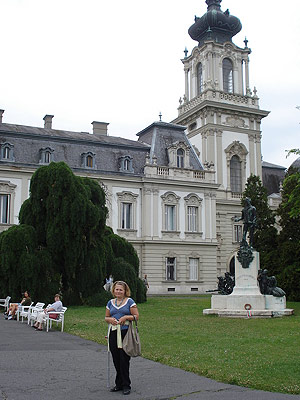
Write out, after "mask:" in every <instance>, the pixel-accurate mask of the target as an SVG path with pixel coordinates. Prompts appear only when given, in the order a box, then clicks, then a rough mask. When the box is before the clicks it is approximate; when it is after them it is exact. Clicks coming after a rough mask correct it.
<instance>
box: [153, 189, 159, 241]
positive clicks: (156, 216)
mask: <svg viewBox="0 0 300 400" xmlns="http://www.w3.org/2000/svg"><path fill="white" fill-rule="evenodd" d="M158 195H159V190H158V189H157V188H153V189H152V213H153V218H152V223H153V227H152V236H153V237H156V238H158V237H159V232H158V219H159V216H160V217H161V205H160V197H159V196H158Z"/></svg>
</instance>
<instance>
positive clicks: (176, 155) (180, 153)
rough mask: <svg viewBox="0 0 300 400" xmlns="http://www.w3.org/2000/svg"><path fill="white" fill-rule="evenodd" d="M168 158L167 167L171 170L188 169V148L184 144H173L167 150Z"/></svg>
mask: <svg viewBox="0 0 300 400" xmlns="http://www.w3.org/2000/svg"><path fill="white" fill-rule="evenodd" d="M167 151H168V157H169V167H171V168H189V165H190V147H189V146H188V145H187V144H186V142H183V141H182V142H175V143H173V144H172V145H171V146H170V147H168V148H167Z"/></svg>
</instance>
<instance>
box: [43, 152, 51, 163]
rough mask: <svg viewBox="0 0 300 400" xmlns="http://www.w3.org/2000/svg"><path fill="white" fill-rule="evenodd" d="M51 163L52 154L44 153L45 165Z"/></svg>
mask: <svg viewBox="0 0 300 400" xmlns="http://www.w3.org/2000/svg"><path fill="white" fill-rule="evenodd" d="M50 161H51V153H50V151H45V153H44V163H45V164H50Z"/></svg>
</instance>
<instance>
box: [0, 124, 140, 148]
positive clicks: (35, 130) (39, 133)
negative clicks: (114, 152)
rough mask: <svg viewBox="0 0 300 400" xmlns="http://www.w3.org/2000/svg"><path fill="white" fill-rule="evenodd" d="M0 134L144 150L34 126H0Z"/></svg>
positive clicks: (113, 140)
mask: <svg viewBox="0 0 300 400" xmlns="http://www.w3.org/2000/svg"><path fill="white" fill-rule="evenodd" d="M0 134H9V135H12V134H18V135H19V136H24V137H25V136H27V137H30V136H31V137H32V138H33V137H35V138H38V139H41V140H57V139H58V140H59V141H72V142H73V141H78V142H91V143H93V144H94V145H109V146H128V147H130V148H132V147H136V148H137V149H145V147H146V146H145V145H144V144H142V143H139V142H138V141H135V140H129V139H124V138H121V137H115V136H106V135H96V134H91V133H88V132H73V131H65V130H59V129H47V128H40V127H35V126H26V125H16V124H6V123H1V124H0Z"/></svg>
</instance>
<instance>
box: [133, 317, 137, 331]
mask: <svg viewBox="0 0 300 400" xmlns="http://www.w3.org/2000/svg"><path fill="white" fill-rule="evenodd" d="M132 316H133V320H134V322H135V327H136V329H138V324H137V319H136V316H135V315H132Z"/></svg>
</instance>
